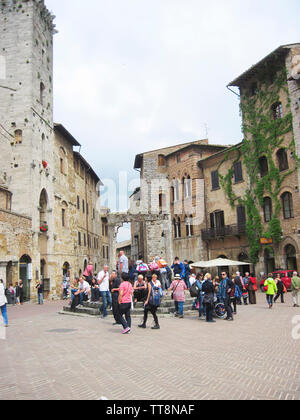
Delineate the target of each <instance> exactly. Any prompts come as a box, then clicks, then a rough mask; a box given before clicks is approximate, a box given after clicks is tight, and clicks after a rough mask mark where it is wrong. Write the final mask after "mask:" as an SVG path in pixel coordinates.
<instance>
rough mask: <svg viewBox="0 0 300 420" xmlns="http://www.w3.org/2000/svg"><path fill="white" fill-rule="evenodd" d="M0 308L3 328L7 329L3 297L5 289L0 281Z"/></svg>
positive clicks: (5, 301)
mask: <svg viewBox="0 0 300 420" xmlns="http://www.w3.org/2000/svg"><path fill="white" fill-rule="evenodd" d="M0 307H1V314H2V317H3V322H4V326H5V327H8V318H7V299H6V296H5V287H4V283H3V280H0Z"/></svg>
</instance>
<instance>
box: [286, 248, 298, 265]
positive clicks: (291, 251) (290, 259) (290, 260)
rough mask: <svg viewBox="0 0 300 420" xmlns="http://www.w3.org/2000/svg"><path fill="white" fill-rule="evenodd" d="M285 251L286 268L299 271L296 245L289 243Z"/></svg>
mask: <svg viewBox="0 0 300 420" xmlns="http://www.w3.org/2000/svg"><path fill="white" fill-rule="evenodd" d="M284 253H285V257H286V268H287V269H288V270H296V271H297V255H296V249H295V247H294V246H293V245H287V246H286V247H285V248H284Z"/></svg>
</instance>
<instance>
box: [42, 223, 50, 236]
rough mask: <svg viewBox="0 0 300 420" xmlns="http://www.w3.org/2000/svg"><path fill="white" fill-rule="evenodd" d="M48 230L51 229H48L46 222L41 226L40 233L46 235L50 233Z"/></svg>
mask: <svg viewBox="0 0 300 420" xmlns="http://www.w3.org/2000/svg"><path fill="white" fill-rule="evenodd" d="M48 229H49V227H48V224H47V222H44V223H42V224H41V226H40V231H41V232H42V233H46V232H48Z"/></svg>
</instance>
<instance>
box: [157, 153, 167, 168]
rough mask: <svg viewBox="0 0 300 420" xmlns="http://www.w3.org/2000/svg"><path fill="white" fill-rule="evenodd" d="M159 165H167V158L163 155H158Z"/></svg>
mask: <svg viewBox="0 0 300 420" xmlns="http://www.w3.org/2000/svg"><path fill="white" fill-rule="evenodd" d="M158 166H166V160H165V157H164V156H163V155H159V156H158Z"/></svg>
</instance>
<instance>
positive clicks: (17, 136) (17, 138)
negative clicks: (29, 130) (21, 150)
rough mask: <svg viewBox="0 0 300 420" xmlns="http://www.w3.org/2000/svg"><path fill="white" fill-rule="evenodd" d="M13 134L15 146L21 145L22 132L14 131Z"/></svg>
mask: <svg viewBox="0 0 300 420" xmlns="http://www.w3.org/2000/svg"><path fill="white" fill-rule="evenodd" d="M14 134H15V144H21V143H22V140H23V131H22V130H16V131H15V133H14Z"/></svg>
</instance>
